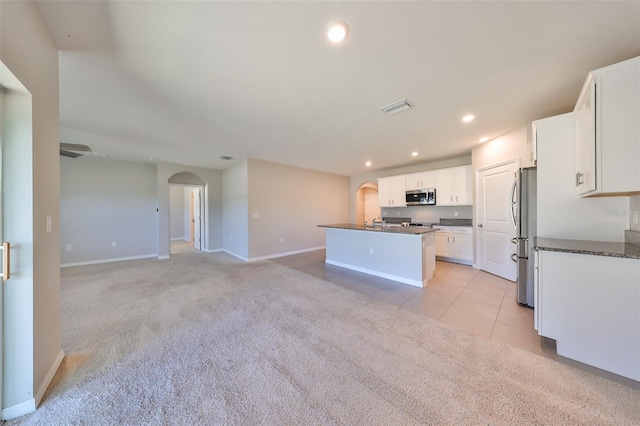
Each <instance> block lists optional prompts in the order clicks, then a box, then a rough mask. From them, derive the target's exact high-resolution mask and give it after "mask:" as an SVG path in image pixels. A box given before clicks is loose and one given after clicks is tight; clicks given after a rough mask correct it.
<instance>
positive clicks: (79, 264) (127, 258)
mask: <svg viewBox="0 0 640 426" xmlns="http://www.w3.org/2000/svg"><path fill="white" fill-rule="evenodd" d="M156 256H158V255H157V254H155V253H154V254H143V255H141V256H129V257H115V258H112V259H99V260H89V261H86V262H75V263H63V264H62V265H60V267H61V268H68V267H70V266H84V265H96V264H98V263H111V262H122V261H124V260H138V259H149V258H151V257H156ZM168 257H169V256H167V258H168ZM158 259H160V256H158Z"/></svg>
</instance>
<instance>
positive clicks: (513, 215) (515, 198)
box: [511, 179, 518, 229]
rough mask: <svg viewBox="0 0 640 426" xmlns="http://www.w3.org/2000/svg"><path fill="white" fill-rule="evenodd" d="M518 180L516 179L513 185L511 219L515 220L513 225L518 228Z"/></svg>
mask: <svg viewBox="0 0 640 426" xmlns="http://www.w3.org/2000/svg"><path fill="white" fill-rule="evenodd" d="M517 189H518V180H517V179H514V181H513V185H512V186H511V221H512V222H513V227H514V228H516V229H518V225H517V224H516V209H517V206H518V194H517V192H516V191H517Z"/></svg>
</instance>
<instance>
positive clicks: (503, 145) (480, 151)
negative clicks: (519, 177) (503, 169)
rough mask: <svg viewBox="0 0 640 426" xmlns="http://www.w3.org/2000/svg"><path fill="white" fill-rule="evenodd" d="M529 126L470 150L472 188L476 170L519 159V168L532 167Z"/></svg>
mask: <svg viewBox="0 0 640 426" xmlns="http://www.w3.org/2000/svg"><path fill="white" fill-rule="evenodd" d="M530 138H531V126H530V125H524V126H521V127H519V128H517V129H515V130H513V131H511V132H509V133H507V134H505V135H503V136H500V137H497V138H495V139H493V140H491V141H489V142H486V143H483V144H481V145H477V146H476V147H474V148H473V149H472V150H471V158H472V162H471V164H472V169H473V175H474V183H473V187H474V188H475V174H476V171H477V170H478V169H481V168H483V167H486V166H491V165H494V164H499V163H502V162H504V161H508V160H513V159H514V158H518V159H520V167H530V166H532V165H533V162H532V161H531V153H530V142H529V140H530Z"/></svg>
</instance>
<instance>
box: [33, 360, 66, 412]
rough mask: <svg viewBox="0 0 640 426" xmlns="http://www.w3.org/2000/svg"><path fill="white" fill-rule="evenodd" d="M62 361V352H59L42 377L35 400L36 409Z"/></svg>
mask: <svg viewBox="0 0 640 426" xmlns="http://www.w3.org/2000/svg"><path fill="white" fill-rule="evenodd" d="M63 359H64V351H63V350H60V353H59V354H58V356H57V357H56V359H55V360H54V361H53V364H51V368H49V371H47V375H46V376H44V380H43V381H42V384H41V385H40V389H38V392H37V393H36V398H35V400H36V407H37V406H38V405H40V401H42V397H43V396H44V393H45V392H46V391H47V388H48V387H49V384H51V381H52V380H53V376H55V375H56V371H58V368H60V364H61V363H62V360H63Z"/></svg>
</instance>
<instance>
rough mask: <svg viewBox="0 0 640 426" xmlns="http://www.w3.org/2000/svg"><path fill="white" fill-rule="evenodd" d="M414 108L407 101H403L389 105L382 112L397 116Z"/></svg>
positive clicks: (381, 109)
mask: <svg viewBox="0 0 640 426" xmlns="http://www.w3.org/2000/svg"><path fill="white" fill-rule="evenodd" d="M411 107H413V105H411V104H410V103H409V101H408V100H406V99H401V100H399V101H397V102H394V103H392V104H389V105H387V106H385V107H382V108H380V111H382V112H384V113H385V114H387V115H393V114H397V113H399V112H402V111H406V110H408V109H409V108H411Z"/></svg>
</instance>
